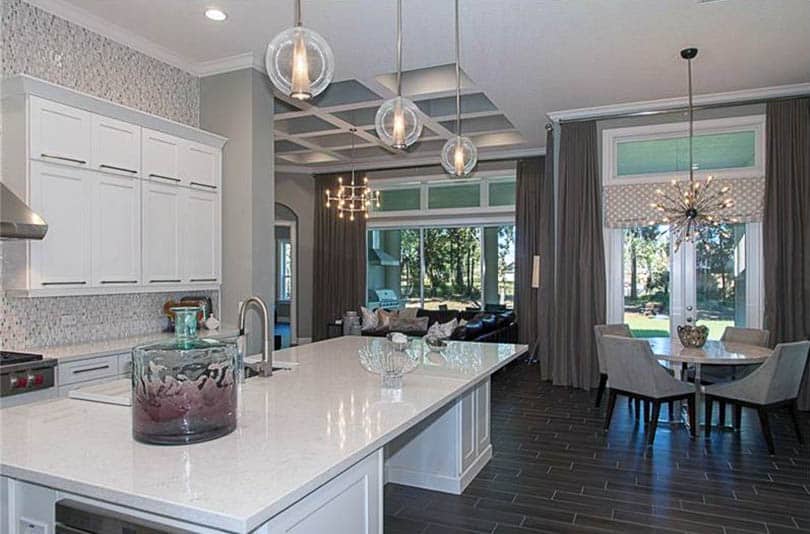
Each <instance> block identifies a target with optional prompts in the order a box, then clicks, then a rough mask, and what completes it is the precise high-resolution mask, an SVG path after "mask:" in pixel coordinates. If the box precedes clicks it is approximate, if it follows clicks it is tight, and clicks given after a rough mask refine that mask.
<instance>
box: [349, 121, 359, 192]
mask: <svg viewBox="0 0 810 534" xmlns="http://www.w3.org/2000/svg"><path fill="white" fill-rule="evenodd" d="M349 131H350V132H351V134H352V185H354V136H355V133H356V132H357V128H349ZM352 193H354V191H352Z"/></svg>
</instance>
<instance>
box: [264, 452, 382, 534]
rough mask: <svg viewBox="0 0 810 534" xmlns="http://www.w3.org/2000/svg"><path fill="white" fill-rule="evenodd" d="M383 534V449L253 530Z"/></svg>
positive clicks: (294, 533)
mask: <svg viewBox="0 0 810 534" xmlns="http://www.w3.org/2000/svg"><path fill="white" fill-rule="evenodd" d="M325 532H329V533H330V534H382V532H383V450H382V449H379V450H377V451H376V452H374V453H373V454H371V455H370V456H368V457H366V458H365V459H364V460H361V461H360V462H358V463H357V464H355V465H353V466H352V467H350V468H349V469H347V470H346V471H344V472H343V473H341V474H340V475H338V476H337V477H335V478H334V479H332V480H330V481H329V482H327V483H326V484H324V485H323V486H321V487H320V488H318V489H317V490H315V491H313V492H312V493H310V494H309V495H307V496H306V497H304V498H303V499H301V500H300V501H298V502H297V503H295V504H293V505H292V506H290V507H289V508H287V509H286V510H284V511H283V512H281V513H280V514H278V515H277V516H275V517H274V518H273V519H271V520H270V521H269V522H267V523H265V524H264V525H263V526H262V527H260V528H259V529H257V530H256V531H254V534H321V533H325Z"/></svg>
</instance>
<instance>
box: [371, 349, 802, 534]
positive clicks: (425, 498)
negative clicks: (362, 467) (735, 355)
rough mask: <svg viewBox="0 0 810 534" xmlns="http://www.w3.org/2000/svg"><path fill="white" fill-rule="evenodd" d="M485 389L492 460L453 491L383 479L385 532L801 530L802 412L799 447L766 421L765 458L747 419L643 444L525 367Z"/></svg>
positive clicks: (636, 427)
mask: <svg viewBox="0 0 810 534" xmlns="http://www.w3.org/2000/svg"><path fill="white" fill-rule="evenodd" d="M492 394H493V400H492V412H493V414H492V436H493V446H494V450H495V454H494V457H493V459H492V461H491V462H490V463H489V465H488V466H487V467H486V468H484V470H483V471H482V472H481V474H480V475H479V476H478V477H477V478H476V479H475V480H474V481H473V482H472V483H471V484H470V486H469V487H468V488H467V490H466V491H465V492H464V494H463V495H459V496H456V495H447V494H442V493H436V492H431V491H425V490H419V489H415V488H409V487H405V486H398V485H394V484H389V485H388V486H386V489H385V514H386V515H385V532H386V533H389V534H399V533H408V534H415V533H419V534H452V533H459V534H460V533H469V532H490V533H495V534H532V533H537V532H555V533H575V532H576V533H578V532H630V533H648V532H650V533H652V532H656V533H657V532H661V533H669V532H698V533H718V534H736V533H744V532H761V533H768V534H787V533H799V532H808V533H810V447H808V445H807V444H806V443H807V441H809V440H810V416H808V414H807V413H803V414H802V416H801V417H802V429H803V432H804V435H805V438H806V439H805V445H804V446H800V445H799V444H798V442H797V440H796V438H795V435H794V434H793V433H792V432H791V428H790V426H789V419H788V416H787V413H785V414H780V413H777V414H775V415H774V417H773V427H774V434H775V440H776V449H777V451H776V452H777V454H776V455H775V456H769V455H768V452H767V449H766V447H765V443H764V442H763V441H762V438H761V435H760V432H759V423H758V420H757V418H756V414H755V413H753V412H752V413H748V411H744V415H743V427H742V431H741V432H740V433H736V432H732V431H720V432H718V431H715V432H713V434H712V436H711V438H710V439H705V438H704V437H703V436H701V437H700V438H698V439H697V440H696V441H692V440H690V439H689V437H688V434H687V432H686V430H685V429H684V428H683V427H680V426H677V427H676V426H673V427H671V428H670V427H668V426H661V427H660V428H659V430H658V434H657V436H656V441H655V446H654V447H652V448H647V447H645V446H644V427H643V424H637V423H636V421H635V418H634V416H633V414H632V413H631V412H630V411H629V410H628V407H627V403H626V402H624V399H620V400H621V402H620V403H619V404H618V405H617V409H616V413H615V414H614V419H613V425H612V426H611V429H610V432H608V433H607V434H606V433H604V432H603V431H602V424H603V413H604V412H603V410H600V409H597V408H594V407H593V398H594V394H595V393H594V392H591V393H587V392H584V391H579V390H572V389H568V388H561V387H553V386H551V385H549V384H547V383H543V382H540V380H539V379H538V377H537V368H536V367H534V366H529V365H527V364H525V363H523V362H518V363H515V364H512V365H510V366H509V367H507V368H506V369H504V370H503V371H501V372H500V373H498V374H497V375H495V376H494V377H493V380H492Z"/></svg>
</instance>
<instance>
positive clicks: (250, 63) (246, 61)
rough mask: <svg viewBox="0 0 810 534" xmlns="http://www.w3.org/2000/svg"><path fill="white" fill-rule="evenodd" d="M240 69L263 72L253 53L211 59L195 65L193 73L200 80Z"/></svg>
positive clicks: (262, 67)
mask: <svg viewBox="0 0 810 534" xmlns="http://www.w3.org/2000/svg"><path fill="white" fill-rule="evenodd" d="M242 69H256V70H258V71H260V72H264V66H263V65H261V64H259V62H258V61H257V58H256V57H255V54H254V53H253V52H245V53H244V54H237V55H235V56H229V57H223V58H219V59H212V60H210V61H201V62H199V63H197V64H196V65H195V71H196V73H197V75H198V76H200V77H201V78H202V77H205V76H213V75H215V74H223V73H226V72H233V71H235V70H242Z"/></svg>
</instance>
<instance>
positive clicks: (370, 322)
mask: <svg viewBox="0 0 810 534" xmlns="http://www.w3.org/2000/svg"><path fill="white" fill-rule="evenodd" d="M360 314H361V315H362V319H363V322H362V329H363V331H366V330H374V329H375V328H377V325H379V324H380V319H379V317H378V316H377V313H376V312H375V311H374V310H369V309H368V308H366V307H365V306H360Z"/></svg>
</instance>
